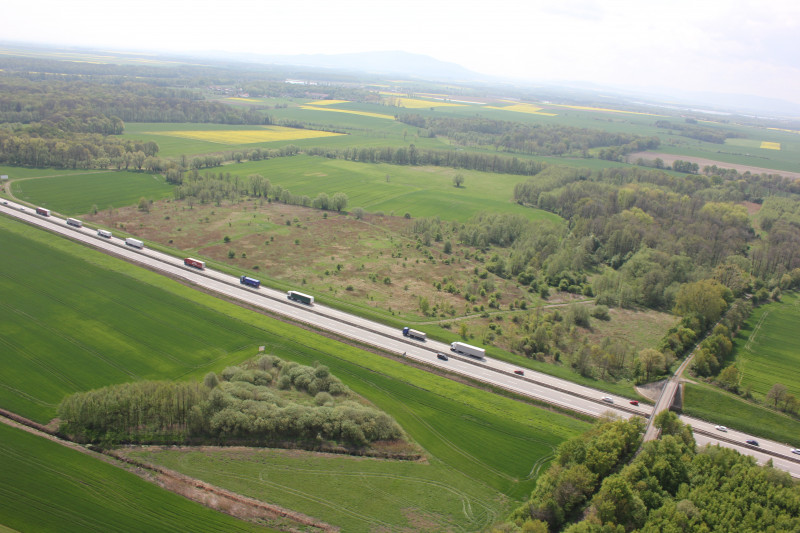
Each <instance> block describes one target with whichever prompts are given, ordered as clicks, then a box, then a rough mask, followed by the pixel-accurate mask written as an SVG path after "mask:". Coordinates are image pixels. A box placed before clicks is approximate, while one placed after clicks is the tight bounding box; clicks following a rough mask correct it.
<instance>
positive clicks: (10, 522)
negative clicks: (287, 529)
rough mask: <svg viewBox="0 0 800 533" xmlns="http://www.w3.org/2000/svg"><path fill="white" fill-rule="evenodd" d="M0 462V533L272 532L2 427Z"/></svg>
mask: <svg viewBox="0 0 800 533" xmlns="http://www.w3.org/2000/svg"><path fill="white" fill-rule="evenodd" d="M0 457H2V460H1V461H0V464H2V468H0V530H4V529H3V526H6V527H8V528H11V530H14V531H58V532H62V531H80V532H84V531H98V532H103V533H105V532H109V531H164V532H172V531H198V532H200V531H219V532H223V531H225V532H227V531H262V532H269V531H274V530H272V529H266V528H263V527H259V526H256V525H253V524H249V523H247V522H243V521H240V520H237V519H236V518H233V517H231V516H228V515H226V514H223V513H219V512H216V511H213V510H211V509H208V508H206V507H203V506H202V505H200V504H198V503H194V502H192V501H190V500H187V499H186V498H184V497H182V496H178V495H176V494H173V493H171V492H168V491H166V490H164V489H161V488H159V487H158V486H156V485H154V484H152V483H149V482H147V481H144V480H142V479H141V478H139V477H138V476H136V475H134V474H132V473H130V472H127V471H125V470H122V469H121V468H117V467H114V466H112V465H110V464H107V463H105V462H103V461H99V460H97V459H95V458H93V457H90V456H88V455H85V454H83V453H81V452H78V451H76V450H71V449H68V448H66V447H64V446H61V445H60V444H57V443H54V442H51V441H49V440H46V439H43V438H41V437H37V436H34V435H31V434H29V433H26V432H24V431H22V430H19V429H15V428H11V427H8V426H6V425H5V424H0Z"/></svg>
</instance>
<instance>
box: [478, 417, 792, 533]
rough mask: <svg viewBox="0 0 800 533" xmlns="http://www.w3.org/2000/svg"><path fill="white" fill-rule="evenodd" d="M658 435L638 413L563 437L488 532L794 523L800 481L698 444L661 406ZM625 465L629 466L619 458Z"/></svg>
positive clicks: (749, 527)
mask: <svg viewBox="0 0 800 533" xmlns="http://www.w3.org/2000/svg"><path fill="white" fill-rule="evenodd" d="M655 424H656V426H657V427H659V428H660V429H661V438H660V439H659V440H654V441H650V442H646V443H644V445H642V446H641V450H640V451H639V453H638V454H637V455H636V456H635V457H634V456H633V454H634V452H636V450H637V448H639V446H640V444H641V431H642V423H641V421H640V420H637V419H631V420H630V421H621V420H605V421H604V420H601V421H599V422H598V423H597V425H596V426H595V427H594V428H593V429H592V430H591V431H589V432H587V433H585V434H583V435H581V436H580V437H576V438H574V439H571V440H569V441H567V442H564V443H563V444H561V445H560V446H559V448H558V450H557V451H556V457H555V460H554V461H553V464H552V465H551V466H550V468H549V469H548V471H547V472H545V473H544V474H543V475H542V476H541V477H540V478H539V479H538V480H537V483H536V488H535V489H534V490H533V492H532V494H531V497H530V499H529V500H528V502H527V503H526V504H525V505H523V506H521V507H520V508H519V509H517V510H516V511H515V512H514V513H513V515H512V516H511V520H510V522H508V523H506V524H504V525H503V526H498V527H496V528H495V529H494V530H493V531H494V532H495V533H501V532H506V531H509V532H510V531H520V530H521V531H524V532H538V533H547V532H556V531H564V532H569V533H583V532H601V531H602V532H619V533H624V532H629V531H648V532H649V531H652V532H655V531H675V532H678V531H797V530H798V528H800V486H798V485H797V484H795V483H794V481H793V480H792V478H791V476H789V474H788V473H786V472H782V471H780V470H776V469H774V468H772V466H771V465H767V466H764V467H760V466H757V465H756V464H755V460H754V459H753V458H752V457H748V456H745V455H740V454H738V453H737V452H735V451H734V450H730V449H727V448H721V447H719V446H707V447H705V448H701V449H698V448H697V445H696V443H695V441H694V437H693V435H692V430H691V428H690V427H687V426H684V425H683V424H682V423H681V422H680V420H678V418H677V416H676V415H675V414H674V413H671V412H669V411H665V412H664V413H662V414H661V415H659V416H658V417H657V418H656V420H655ZM626 463H627V464H626Z"/></svg>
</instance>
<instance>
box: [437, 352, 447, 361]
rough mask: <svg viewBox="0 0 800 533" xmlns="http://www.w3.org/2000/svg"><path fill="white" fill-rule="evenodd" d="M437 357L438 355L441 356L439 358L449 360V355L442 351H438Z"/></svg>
mask: <svg viewBox="0 0 800 533" xmlns="http://www.w3.org/2000/svg"><path fill="white" fill-rule="evenodd" d="M436 357H438V358H439V359H441V360H442V361H447V356H446V355H445V354H443V353H442V352H438V353H437V354H436Z"/></svg>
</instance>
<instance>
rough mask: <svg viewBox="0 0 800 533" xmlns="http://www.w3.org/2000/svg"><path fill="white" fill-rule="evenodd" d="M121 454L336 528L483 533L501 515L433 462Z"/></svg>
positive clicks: (238, 453) (271, 454)
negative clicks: (300, 511)
mask: <svg viewBox="0 0 800 533" xmlns="http://www.w3.org/2000/svg"><path fill="white" fill-rule="evenodd" d="M127 455H130V456H133V457H136V458H139V459H142V460H145V461H148V462H151V463H157V464H160V465H163V466H166V467H167V468H171V469H175V470H180V471H182V472H183V473H185V474H188V475H190V476H193V477H200V478H203V479H205V480H206V481H208V482H210V483H214V484H216V485H224V486H226V487H227V488H229V489H231V490H234V491H236V492H238V493H241V494H246V495H248V496H251V497H253V498H257V499H260V500H263V501H269V502H273V503H276V504H278V505H281V506H284V507H292V506H296V505H297V503H298V502H302V504H303V506H304V508H305V509H306V512H308V513H311V514H313V515H314V516H317V517H320V516H324V517H325V519H326V520H327V521H329V522H330V523H334V524H337V525H339V526H341V527H342V531H351V532H358V531H381V530H389V531H392V530H394V528H396V527H398V526H400V527H402V528H404V529H403V530H404V531H415V530H416V531H484V530H486V529H487V527H488V526H490V525H492V523H493V522H495V521H498V520H502V519H503V518H504V517H503V516H498V514H497V510H498V509H497V505H496V502H495V501H493V500H495V499H496V497H497V496H496V493H495V492H494V491H492V490H489V489H488V488H487V487H486V486H484V485H482V484H480V483H475V482H474V481H473V480H472V479H470V478H469V477H468V476H465V475H461V476H457V475H454V472H453V471H452V470H451V469H449V468H448V467H446V466H445V465H443V464H441V463H439V462H437V461H434V462H432V463H430V464H426V463H420V462H411V461H385V460H376V459H366V458H356V457H334V456H330V455H327V454H314V453H298V452H291V451H285V450H241V449H238V450H225V449H216V450H202V451H176V450H169V449H167V450H158V451H154V450H151V449H147V450H143V451H141V450H134V451H131V452H127ZM315 486H319V487H320V488H321V490H319V489H318V490H314V487H315ZM398 489H401V490H398Z"/></svg>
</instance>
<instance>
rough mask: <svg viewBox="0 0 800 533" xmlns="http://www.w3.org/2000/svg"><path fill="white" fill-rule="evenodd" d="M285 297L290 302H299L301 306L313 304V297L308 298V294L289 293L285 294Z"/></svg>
mask: <svg viewBox="0 0 800 533" xmlns="http://www.w3.org/2000/svg"><path fill="white" fill-rule="evenodd" d="M286 297H287V298H289V299H290V300H292V301H295V302H300V303H301V304H306V305H313V304H314V297H313V296H309V295H308V294H303V293H302V292H297V291H289V292H287V293H286Z"/></svg>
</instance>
